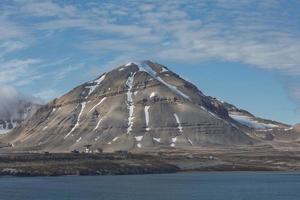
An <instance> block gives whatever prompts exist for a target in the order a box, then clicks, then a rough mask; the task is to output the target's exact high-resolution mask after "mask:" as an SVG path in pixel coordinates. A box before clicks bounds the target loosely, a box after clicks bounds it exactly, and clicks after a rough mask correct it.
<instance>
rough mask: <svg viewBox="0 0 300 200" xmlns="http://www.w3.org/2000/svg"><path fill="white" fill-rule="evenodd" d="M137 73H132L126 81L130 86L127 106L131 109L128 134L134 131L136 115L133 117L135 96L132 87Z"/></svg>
mask: <svg viewBox="0 0 300 200" xmlns="http://www.w3.org/2000/svg"><path fill="white" fill-rule="evenodd" d="M135 74H136V72H134V73H131V74H130V76H129V77H128V79H127V81H126V86H127V87H128V91H127V108H128V110H129V117H128V129H127V134H130V132H131V131H132V126H133V119H134V117H133V112H134V104H133V98H132V88H133V81H134V76H135Z"/></svg>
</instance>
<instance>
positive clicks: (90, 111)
mask: <svg viewBox="0 0 300 200" xmlns="http://www.w3.org/2000/svg"><path fill="white" fill-rule="evenodd" d="M105 99H106V97H103V98H102V99H101V100H100V102H99V103H97V104H96V105H95V106H93V107H92V109H91V110H90V111H89V112H88V113H90V112H92V111H93V110H94V109H95V108H97V107H98V106H99V105H100V104H101V103H102V102H103V101H104V100H105Z"/></svg>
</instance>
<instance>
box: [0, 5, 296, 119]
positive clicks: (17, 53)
mask: <svg viewBox="0 0 300 200" xmlns="http://www.w3.org/2000/svg"><path fill="white" fill-rule="evenodd" d="M299 9H300V1H298V0H197V1H196V0H190V1H180V0H172V1H164V3H161V1H158V0H157V1H137V0H136V1H135V0H132V1H104V0H94V1H93V0H90V1H79V0H57V1H55V0H53V1H51V0H45V1H43V0H36V1H35V0H2V1H1V2H0V89H1V87H2V88H5V87H8V86H9V87H11V86H13V87H15V88H17V89H18V90H19V91H21V92H23V93H26V94H30V95H34V96H37V97H40V98H42V99H44V100H45V101H48V100H50V99H52V98H54V97H57V96H60V95H62V94H63V93H65V92H67V91H68V90H70V89H72V88H73V87H75V86H77V85H78V84H81V83H83V82H85V81H88V80H90V79H93V78H95V77H96V76H98V75H99V74H100V73H102V72H104V71H107V70H110V69H112V68H114V67H117V66H118V65H120V64H124V63H127V62H128V61H132V60H145V59H151V60H154V61H156V62H159V63H161V64H164V65H166V66H168V67H169V68H170V69H172V70H173V71H175V72H176V73H178V74H179V75H181V76H182V77H184V78H186V79H187V80H190V81H191V82H193V83H194V84H196V85H197V86H198V87H199V89H200V90H202V91H203V92H204V93H205V94H207V95H210V96H215V97H217V98H219V99H221V100H225V101H228V102H230V103H233V104H235V105H237V106H239V107H241V108H244V109H247V110H249V111H250V112H252V113H254V114H256V115H258V116H261V117H266V118H270V119H274V120H279V121H283V122H287V123H291V124H294V123H296V122H300V87H299V86H300V37H299V36H300V23H299V21H300V12H299ZM0 98H1V97H0Z"/></svg>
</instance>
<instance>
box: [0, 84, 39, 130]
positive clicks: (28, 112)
mask: <svg viewBox="0 0 300 200" xmlns="http://www.w3.org/2000/svg"><path fill="white" fill-rule="evenodd" d="M0 94H1V99H0V134H6V133H8V132H9V131H11V130H12V129H13V128H15V127H16V126H18V125H19V124H20V123H22V122H23V121H24V120H25V119H27V118H29V117H31V116H32V115H33V114H34V112H35V111H36V110H37V109H38V108H39V106H40V105H39V104H38V103H37V100H36V99H34V98H32V97H28V96H25V95H23V94H21V93H19V92H18V91H17V90H16V89H15V88H14V87H10V86H1V87H0Z"/></svg>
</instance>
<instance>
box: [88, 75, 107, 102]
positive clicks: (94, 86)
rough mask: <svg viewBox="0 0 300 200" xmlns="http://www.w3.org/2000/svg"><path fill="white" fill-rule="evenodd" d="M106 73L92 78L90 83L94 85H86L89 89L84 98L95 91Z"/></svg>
mask: <svg viewBox="0 0 300 200" xmlns="http://www.w3.org/2000/svg"><path fill="white" fill-rule="evenodd" d="M105 76H106V74H103V75H102V76H101V77H100V78H98V79H96V80H94V81H93V82H92V83H94V84H95V85H92V86H87V87H86V88H88V89H90V90H89V93H88V95H87V96H86V97H85V98H86V99H87V98H88V97H89V96H90V95H91V94H92V93H93V92H94V91H95V89H96V88H97V87H98V86H99V85H100V83H101V82H102V81H103V80H104V79H105Z"/></svg>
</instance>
